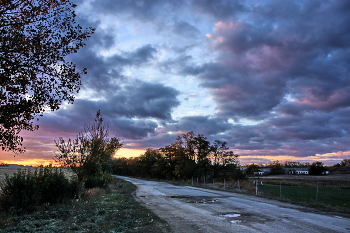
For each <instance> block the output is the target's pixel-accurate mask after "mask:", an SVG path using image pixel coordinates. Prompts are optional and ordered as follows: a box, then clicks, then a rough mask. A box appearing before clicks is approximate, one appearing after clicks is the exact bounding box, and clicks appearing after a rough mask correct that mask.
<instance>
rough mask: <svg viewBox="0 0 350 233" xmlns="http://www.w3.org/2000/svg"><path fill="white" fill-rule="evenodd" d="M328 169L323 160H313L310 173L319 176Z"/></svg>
mask: <svg viewBox="0 0 350 233" xmlns="http://www.w3.org/2000/svg"><path fill="white" fill-rule="evenodd" d="M325 171H327V168H326V167H324V166H323V163H322V162H319V161H317V162H313V163H312V164H311V165H310V166H309V175H314V176H319V175H323V174H324V172H325Z"/></svg>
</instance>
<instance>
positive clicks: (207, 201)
mask: <svg viewBox="0 0 350 233" xmlns="http://www.w3.org/2000/svg"><path fill="white" fill-rule="evenodd" d="M167 198H179V199H185V200H184V201H185V202H186V203H203V204H211V203H217V202H218V200H217V199H213V198H211V197H203V196H202V197H201V196H186V195H174V196H167Z"/></svg>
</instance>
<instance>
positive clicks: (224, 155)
mask: <svg viewBox="0 0 350 233" xmlns="http://www.w3.org/2000/svg"><path fill="white" fill-rule="evenodd" d="M113 172H114V173H115V174H117V175H126V176H137V177H149V178H157V179H190V178H192V177H200V178H204V179H205V178H213V179H217V178H236V179H237V178H238V179H239V178H243V177H244V175H243V174H242V172H241V171H240V169H239V155H237V154H235V153H234V152H233V151H230V150H229V148H228V146H227V143H226V142H224V141H220V140H215V141H214V142H213V143H210V142H209V141H208V139H207V138H206V137H205V136H204V135H203V134H197V135H195V134H194V133H193V132H188V133H185V134H182V135H181V136H178V137H177V138H176V140H175V142H174V143H172V144H170V145H168V146H165V147H162V148H160V149H147V151H146V152H145V153H144V154H142V155H140V156H139V157H135V158H116V159H114V160H113Z"/></svg>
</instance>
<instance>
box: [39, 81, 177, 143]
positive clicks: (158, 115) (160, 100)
mask: <svg viewBox="0 0 350 233" xmlns="http://www.w3.org/2000/svg"><path fill="white" fill-rule="evenodd" d="M178 94H179V93H178V91H176V90H175V89H173V88H171V87H166V86H164V85H161V84H151V83H146V82H143V81H140V80H136V81H135V82H134V83H130V84H128V85H125V86H124V85H123V86H121V89H120V90H117V91H116V92H115V93H114V94H113V95H111V96H109V98H106V99H102V100H87V99H77V100H76V101H75V102H74V105H67V106H66V108H65V109H61V110H59V114H49V115H46V116H45V117H44V118H43V119H42V123H41V125H42V126H43V127H44V128H46V130H51V131H56V132H57V131H61V132H76V133H77V132H79V131H81V129H82V127H83V126H84V124H89V123H91V122H92V121H93V118H94V117H95V114H96V112H97V111H98V110H101V113H102V115H103V117H104V118H105V119H106V121H107V122H110V124H111V125H113V131H115V132H118V133H119V134H120V136H121V137H125V138H131V139H139V138H142V137H145V136H147V133H150V132H153V131H154V130H155V128H156V127H157V126H158V123H156V122H155V121H154V120H151V119H157V120H171V112H172V109H173V108H175V107H176V106H178V105H179V101H178V100H177V99H176V98H177V95H178ZM131 118H138V119H131ZM73 122H76V123H77V124H74V126H72V123H73Z"/></svg>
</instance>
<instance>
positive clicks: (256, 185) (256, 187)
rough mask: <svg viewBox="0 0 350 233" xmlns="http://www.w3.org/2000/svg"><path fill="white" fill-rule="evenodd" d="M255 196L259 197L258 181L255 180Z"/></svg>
mask: <svg viewBox="0 0 350 233" xmlns="http://www.w3.org/2000/svg"><path fill="white" fill-rule="evenodd" d="M255 195H258V181H257V180H256V179H255Z"/></svg>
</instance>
